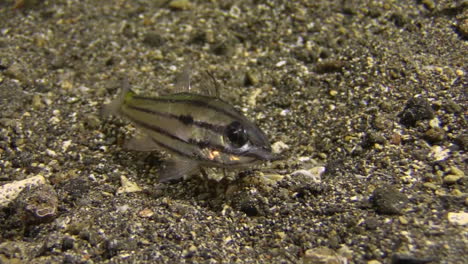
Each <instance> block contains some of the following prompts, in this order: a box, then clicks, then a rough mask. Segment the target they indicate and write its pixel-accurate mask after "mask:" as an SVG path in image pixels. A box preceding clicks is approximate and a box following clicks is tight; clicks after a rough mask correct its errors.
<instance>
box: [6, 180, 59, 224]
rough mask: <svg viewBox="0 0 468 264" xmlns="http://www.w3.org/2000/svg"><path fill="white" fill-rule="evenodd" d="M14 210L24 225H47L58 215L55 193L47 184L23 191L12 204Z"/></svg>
mask: <svg viewBox="0 0 468 264" xmlns="http://www.w3.org/2000/svg"><path fill="white" fill-rule="evenodd" d="M14 208H15V209H16V213H17V214H18V216H19V219H20V220H21V221H23V223H24V224H26V225H35V224H41V223H48V222H50V221H52V220H53V219H54V218H55V217H56V216H57V214H58V211H57V210H58V198H57V193H56V192H55V190H54V188H53V187H52V186H51V185H48V184H43V185H39V186H37V187H32V188H27V189H24V190H23V191H22V192H21V193H20V195H19V196H18V198H17V199H16V201H15V202H14Z"/></svg>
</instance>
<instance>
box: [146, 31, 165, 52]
mask: <svg viewBox="0 0 468 264" xmlns="http://www.w3.org/2000/svg"><path fill="white" fill-rule="evenodd" d="M143 43H144V44H146V45H148V46H150V47H153V48H159V47H161V46H162V45H164V43H165V40H164V39H163V38H162V37H161V35H160V34H158V33H156V32H149V33H147V34H146V35H145V37H144V38H143Z"/></svg>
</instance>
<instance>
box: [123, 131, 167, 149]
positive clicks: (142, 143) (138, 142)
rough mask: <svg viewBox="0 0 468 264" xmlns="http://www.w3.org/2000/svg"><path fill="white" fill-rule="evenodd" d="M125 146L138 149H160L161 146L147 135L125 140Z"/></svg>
mask: <svg viewBox="0 0 468 264" xmlns="http://www.w3.org/2000/svg"><path fill="white" fill-rule="evenodd" d="M124 148H125V149H130V150H136V151H154V150H157V149H160V148H159V146H158V145H157V144H156V143H154V141H153V140H152V139H151V137H149V136H147V135H142V136H137V137H134V138H131V139H130V140H128V141H127V142H125V144H124Z"/></svg>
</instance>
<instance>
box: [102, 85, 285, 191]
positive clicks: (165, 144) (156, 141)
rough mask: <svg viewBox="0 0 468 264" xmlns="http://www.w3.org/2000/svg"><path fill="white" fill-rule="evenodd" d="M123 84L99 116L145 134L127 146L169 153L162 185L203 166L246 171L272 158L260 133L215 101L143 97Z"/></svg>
mask: <svg viewBox="0 0 468 264" xmlns="http://www.w3.org/2000/svg"><path fill="white" fill-rule="evenodd" d="M128 86H129V85H128V84H127V85H126V87H127V88H125V89H124V90H123V91H122V93H121V94H120V95H119V96H118V98H117V99H115V100H114V101H113V102H111V103H110V104H108V105H106V106H105V108H104V112H105V113H107V114H113V115H119V116H122V117H125V118H126V119H128V120H130V121H131V122H132V123H133V124H134V125H135V126H136V127H137V128H139V129H140V130H142V132H144V133H143V134H144V135H145V136H144V137H143V138H139V139H137V138H134V139H132V140H130V141H129V142H128V143H127V144H126V145H127V147H128V148H131V149H135V150H141V151H152V150H156V149H162V150H165V151H167V152H169V153H170V154H172V156H173V160H172V162H170V163H169V164H170V165H169V166H167V167H166V168H165V169H164V170H162V171H161V172H160V173H159V174H160V175H159V180H160V181H161V182H164V181H169V180H173V179H179V178H182V177H188V176H190V175H192V174H195V173H197V172H204V170H203V168H204V167H219V168H226V169H230V168H241V169H242V168H243V169H246V168H249V167H251V166H253V165H255V164H258V163H261V162H265V161H270V160H275V159H277V157H276V156H275V155H274V154H272V152H271V146H270V143H269V141H268V138H267V137H266V135H265V133H264V132H263V131H262V130H261V129H260V128H259V127H258V126H256V125H255V124H254V123H253V122H251V121H250V120H248V119H247V118H246V117H245V116H244V115H242V114H241V113H239V112H238V111H237V110H236V109H235V108H234V107H233V106H231V105H230V104H228V103H227V102H225V101H223V100H221V99H219V98H218V97H214V96H207V95H202V94H196V93H190V92H181V93H175V94H169V95H163V96H159V97H146V96H141V95H137V94H135V93H134V92H132V91H130V89H129V88H128Z"/></svg>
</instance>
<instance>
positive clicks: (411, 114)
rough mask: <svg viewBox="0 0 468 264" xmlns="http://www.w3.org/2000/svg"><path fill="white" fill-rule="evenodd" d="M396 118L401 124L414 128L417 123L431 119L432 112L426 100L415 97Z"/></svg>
mask: <svg viewBox="0 0 468 264" xmlns="http://www.w3.org/2000/svg"><path fill="white" fill-rule="evenodd" d="M398 117H399V118H400V123H401V124H403V125H405V126H407V127H411V126H415V125H416V122H417V121H420V120H424V119H431V118H433V117H434V111H433V110H432V108H431V105H430V104H429V102H428V101H427V100H426V99H424V98H420V97H417V98H411V99H410V100H408V102H407V103H406V106H405V108H404V109H403V111H402V112H401V113H400V114H399V115H398Z"/></svg>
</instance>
